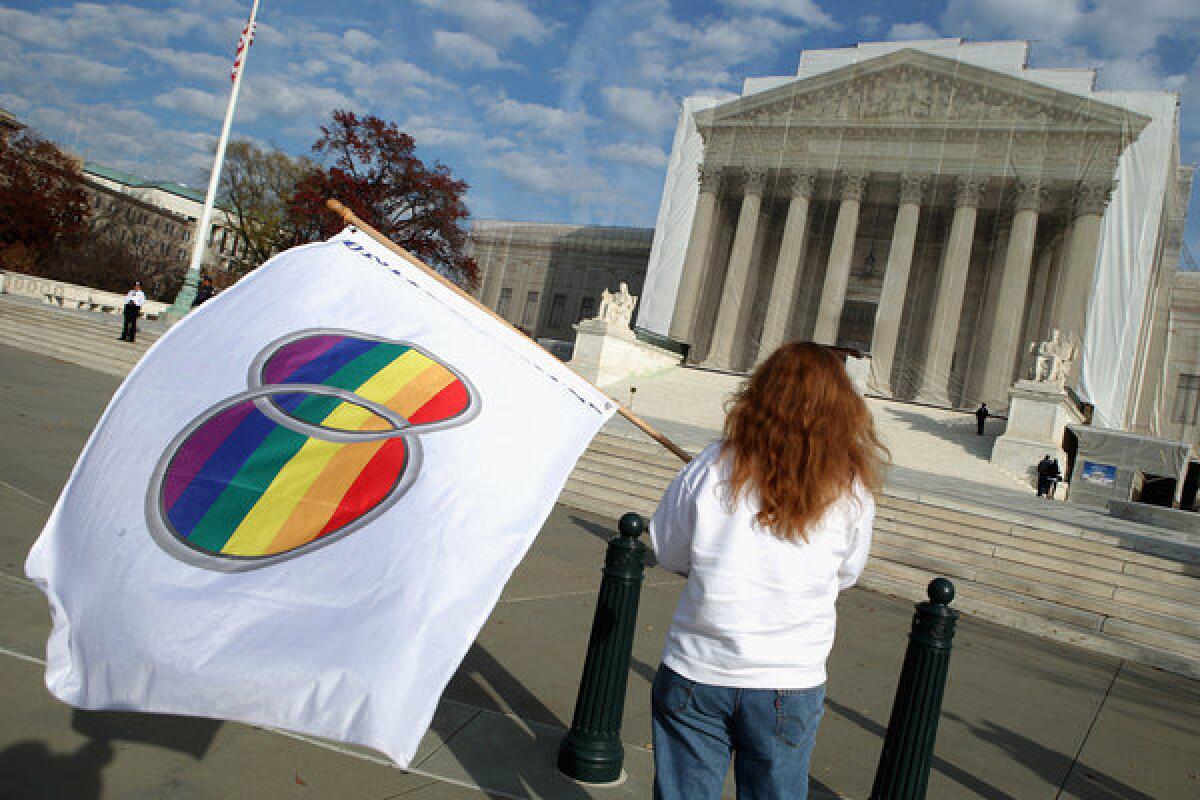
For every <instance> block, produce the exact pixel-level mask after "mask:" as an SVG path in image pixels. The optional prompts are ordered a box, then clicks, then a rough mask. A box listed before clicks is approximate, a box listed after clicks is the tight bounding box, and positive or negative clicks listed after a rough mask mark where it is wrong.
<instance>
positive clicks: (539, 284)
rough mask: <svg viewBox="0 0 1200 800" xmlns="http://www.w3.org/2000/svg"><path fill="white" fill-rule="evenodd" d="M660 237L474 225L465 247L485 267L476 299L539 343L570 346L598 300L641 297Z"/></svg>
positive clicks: (595, 228)
mask: <svg viewBox="0 0 1200 800" xmlns="http://www.w3.org/2000/svg"><path fill="white" fill-rule="evenodd" d="M653 236H654V231H653V230H652V229H650V228H618V227H606V226H601V225H558V224H549V223H540V222H504V221H499V220H476V221H474V222H473V223H472V225H471V232H470V236H469V237H468V240H467V247H468V254H469V255H471V257H472V258H474V259H475V263H476V264H478V265H479V272H480V280H479V287H478V289H477V290H476V294H477V296H478V297H479V299H480V300H482V301H483V303H484V304H485V305H487V306H488V307H489V308H491V309H492V310H494V311H495V312H497V313H498V314H500V316H502V317H504V318H505V319H506V320H508V321H509V322H511V323H512V324H513V325H516V326H517V327H518V328H520V329H521V330H523V331H525V332H526V333H527V334H529V335H530V336H532V337H533V338H535V339H549V340H554V341H559V342H572V341H574V339H575V331H574V329H573V327H572V326H574V325H575V323H577V322H579V321H580V320H584V319H591V318H592V317H594V316H595V315H596V312H597V310H598V308H599V304H600V293H601V292H602V291H604V290H605V289H608V290H609V291H613V292H615V291H616V290H617V289H618V288H619V287H620V284H621V283H626V284H628V286H629V291H630V292H631V293H632V294H634V295H637V294H640V293H641V289H642V281H643V279H644V277H645V275H646V262H647V260H648V258H649V256H650V243H651V240H652V239H653Z"/></svg>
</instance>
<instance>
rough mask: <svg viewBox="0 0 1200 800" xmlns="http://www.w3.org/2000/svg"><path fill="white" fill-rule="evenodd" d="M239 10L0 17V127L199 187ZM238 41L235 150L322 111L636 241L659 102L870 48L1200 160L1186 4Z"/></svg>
mask: <svg viewBox="0 0 1200 800" xmlns="http://www.w3.org/2000/svg"><path fill="white" fill-rule="evenodd" d="M249 7H250V2H249V0H204V2H157V3H156V2H129V3H65V2H64V3H56V2H11V1H9V2H5V0H0V106H3V107H5V108H7V109H9V110H10V111H12V112H14V113H16V114H17V115H18V116H19V117H20V118H21V119H22V120H24V121H26V122H28V123H30V124H31V125H33V126H34V127H35V128H37V129H39V130H40V131H42V132H43V133H45V134H46V135H48V136H49V137H51V138H53V139H55V140H56V141H58V142H59V143H60V144H63V145H65V146H67V147H68V148H70V149H73V150H75V151H76V152H79V153H81V154H83V155H84V156H85V157H87V158H89V159H92V160H96V161H100V162H102V163H105V164H109V165H111V166H116V167H120V168H123V169H127V170H130V171H133V172H136V173H139V174H143V175H147V176H152V177H158V178H169V179H174V180H181V181H184V182H188V183H192V184H203V182H204V180H205V178H206V174H207V169H208V167H209V163H210V161H209V156H208V155H207V153H208V152H209V150H210V148H211V147H212V144H213V142H214V140H215V136H216V133H217V131H218V129H219V125H220V119H221V116H222V114H223V112H224V106H225V102H226V98H227V95H228V91H229V87H230V82H229V69H230V65H231V62H232V54H233V49H234V46H235V44H236V41H237V36H238V33H239V31H240V29H241V27H242V25H243V24H244V21H245V17H246V15H247V13H248V12H249ZM259 19H260V23H259V34H258V38H257V41H256V43H255V45H254V48H253V50H252V52H251V56H250V60H249V64H248V67H247V73H246V79H245V84H244V87H243V92H244V93H243V99H242V101H241V103H240V104H239V108H238V118H237V120H236V122H235V128H234V130H235V135H239V136H244V137H249V138H252V139H254V140H256V141H258V142H259V143H260V144H270V145H274V146H277V147H280V148H283V149H285V150H287V151H289V152H292V153H302V152H306V151H307V149H308V148H309V146H310V145H311V144H312V141H313V139H314V138H315V136H316V134H317V126H318V125H319V124H320V123H321V121H322V120H323V119H325V118H327V117H328V113H329V111H330V110H331V109H334V108H351V109H354V110H356V111H361V112H368V113H373V114H377V115H379V116H382V117H385V118H387V119H391V120H394V121H396V122H397V123H398V124H399V125H400V126H401V128H402V129H404V130H406V131H408V132H409V133H411V134H412V135H413V136H414V137H415V138H416V140H417V143H418V147H419V150H420V153H421V155H422V156H423V157H425V158H427V159H436V160H440V161H442V162H443V163H445V164H447V165H449V166H450V167H451V168H452V169H453V170H454V172H455V173H456V174H458V175H460V176H462V177H463V178H465V179H466V180H467V181H468V182H469V183H470V184H471V190H470V194H469V203H470V206H471V209H472V212H473V213H474V214H476V215H477V216H481V217H495V218H502V219H527V220H547V221H571V222H589V223H599V224H617V225H643V226H652V225H653V224H654V218H655V214H656V212H657V208H658V202H659V198H660V195H661V192H662V181H663V175H664V172H665V165H666V157H667V152H668V150H669V148H670V144H671V136H672V133H673V130H674V125H675V122H676V115H677V110H676V108H677V103H678V100H679V98H680V97H682V96H685V95H688V94H694V93H697V92H704V91H709V90H732V91H737V90H738V89H739V88H740V86H741V82H742V79H743V78H744V77H747V76H758V75H783V74H789V73H794V71H795V69H796V64H797V61H798V57H799V54H800V51H801V50H804V49H807V48H822V47H841V46H848V45H853V44H855V43H856V42H859V41H876V40H880V39H887V38H918V37H933V36H963V37H967V38H969V39H972V40H976V41H979V40H989V39H997V38H1018V39H1029V40H1031V41H1032V51H1031V58H1030V62H1031V65H1033V66H1097V67H1100V70H1101V71H1100V81H1099V83H1100V86H1101V88H1122V89H1172V90H1176V91H1179V92H1181V94H1182V103H1183V112H1182V141H1183V159H1184V161H1185V163H1195V162H1196V161H1197V160H1200V2H1196V0H1139V2H1136V3H1134V2H1131V1H1130V0H1086V2H1085V0H933V1H928V2H927V1H923V0H915V1H914V0H898V1H897V2H878V1H877V0H865V2H858V3H850V2H841V3H834V2H829V0H710V1H708V2H680V1H679V0H602V1H598V2H591V3H571V2H553V1H552V0H357V2H351V3H339V4H330V3H328V2H323V1H318V0H262V5H261V8H260V16H259ZM1194 205H1195V203H1194ZM1191 217H1192V219H1191V221H1190V223H1189V226H1188V229H1189V235H1188V239H1189V242H1190V244H1191V248H1192V251H1193V252H1194V253H1197V256H1198V257H1200V208H1194V209H1193V213H1192V214H1191Z"/></svg>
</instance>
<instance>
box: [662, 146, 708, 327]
mask: <svg viewBox="0 0 1200 800" xmlns="http://www.w3.org/2000/svg"><path fill="white" fill-rule="evenodd" d="M699 178H700V196H699V197H698V198H697V199H696V213H695V215H694V216H693V217H692V232H691V235H690V236H689V237H688V247H687V254H686V255H685V256H684V261H683V274H682V275H681V276H680V277H679V291H678V292H677V293H676V295H675V310H674V312H673V313H672V314H671V325H670V327H669V328H668V330H667V335H668V336H669V337H670V338H671V339H674V340H675V341H677V342H686V343H687V344H692V343H694V342H695V339H694V337H693V330H692V329H693V327H694V325H695V320H696V312H697V308H698V306H699V305H700V290H701V288H702V287H703V286H704V279H705V277H706V273H707V272H708V269H709V261H710V258H709V251H710V248H711V246H712V240H713V225H714V222H715V221H716V217H717V195H718V194H719V193H720V190H721V170H720V169H719V168H716V167H708V166H704V165H703V164H702V165H701V166H700V174H699Z"/></svg>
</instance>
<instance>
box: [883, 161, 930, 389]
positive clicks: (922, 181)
mask: <svg viewBox="0 0 1200 800" xmlns="http://www.w3.org/2000/svg"><path fill="white" fill-rule="evenodd" d="M928 182H929V176H927V175H907V174H906V175H901V176H900V198H899V200H900V208H899V211H897V212H896V225H895V227H894V228H893V229H892V244H891V247H890V248H889V249H888V260H887V269H886V271H885V272H884V273H883V288H882V289H880V291H879V306H878V307H877V308H876V310H875V331H874V333H873V334H872V335H871V376H870V378H869V384H868V385H869V386H870V388H871V391H873V392H876V393H878V394H882V395H885V396H890V395H891V394H892V386H891V376H892V362H893V361H894V360H895V357H896V341H897V340H898V338H899V336H900V318H901V316H903V314H904V295H905V293H906V292H907V291H908V275H909V272H911V271H912V258H913V249H914V248H915V247H916V244H917V223H918V219H919V217H920V212H921V199H922V197H923V196H924V194H925V185H926V184H927V183H928Z"/></svg>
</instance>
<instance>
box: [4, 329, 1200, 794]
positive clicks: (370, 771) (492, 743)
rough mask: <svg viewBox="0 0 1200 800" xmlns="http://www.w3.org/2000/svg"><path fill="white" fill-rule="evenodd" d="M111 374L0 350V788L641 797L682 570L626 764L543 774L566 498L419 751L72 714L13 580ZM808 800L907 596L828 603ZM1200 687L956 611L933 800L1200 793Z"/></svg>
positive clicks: (560, 681) (588, 571)
mask: <svg viewBox="0 0 1200 800" xmlns="http://www.w3.org/2000/svg"><path fill="white" fill-rule="evenodd" d="M116 384H117V380H116V379H115V378H111V377H108V376H105V375H100V374H98V373H94V372H89V371H87V370H84V369H81V368H78V367H74V366H71V365H68V364H63V363H61V362H56V361H54V360H52V359H47V358H44V357H41V356H36V355H33V354H30V353H25V352H22V351H17V350H12V349H8V348H5V347H3V346H0V407H3V408H4V410H5V412H4V414H3V415H2V416H0V521H2V522H0V598H2V602H3V606H2V607H3V610H4V611H3V614H2V615H0V704H2V707H3V708H4V709H5V713H4V714H3V715H0V798H3V800H16V799H17V798H21V799H22V800H24V799H25V798H33V799H34V800H42V799H43V798H45V799H46V800H49V799H50V798H54V799H55V800H58V798H71V800H77V799H80V800H86V799H87V798H121V799H124V798H146V799H149V798H164V800H166V799H167V798H170V799H171V800H180V799H182V800H192V798H196V799H197V800H199V799H200V798H213V797H222V798H266V800H271V799H272V798H290V797H297V798H301V797H306V798H330V799H331V800H359V799H360V798H361V799H362V800H384V798H396V797H412V798H427V799H429V800H433V799H436V798H477V797H493V798H525V797H546V798H584V797H598V798H605V797H629V798H647V797H649V796H650V790H649V785H650V775H651V770H652V755H651V753H650V751H649V750H648V749H647V747H646V745H647V744H648V741H649V718H648V715H649V681H650V678H651V676H652V674H653V670H654V668H655V666H656V665H657V662H658V656H659V652H660V649H661V647H662V637H663V633H664V631H665V629H666V626H667V625H668V624H669V621H670V617H671V613H672V610H673V608H674V605H675V602H676V600H677V598H678V594H679V591H680V587H681V585H682V581H681V580H680V579H679V578H677V577H675V576H673V575H670V574H668V573H665V572H663V571H662V570H659V569H657V568H651V569H649V570H648V572H647V575H646V583H645V588H644V592H643V601H642V608H641V614H640V617H639V625H638V631H637V636H636V639H635V643H634V660H633V665H632V670H631V673H630V676H629V681H630V682H629V695H628V702H627V706H626V723H625V728H624V731H623V733H624V739H625V741H626V744H627V747H626V751H627V769H628V773H629V775H628V780H627V781H626V782H625V783H624V784H623V785H622V786H619V787H614V788H609V789H588V790H585V789H583V788H581V787H578V786H576V785H575V784H572V783H570V782H568V781H566V780H564V779H562V778H561V777H560V776H558V775H557V774H556V772H555V771H554V768H553V754H554V752H555V750H556V748H557V746H558V742H559V741H560V739H561V737H562V735H563V733H564V727H565V726H566V725H567V724H568V723H569V721H570V717H571V710H572V706H573V704H574V700H575V692H576V690H577V686H578V680H579V670H580V666H581V664H582V660H583V654H584V650H585V647H586V640H587V633H588V626H589V625H590V620H591V614H592V608H593V604H594V601H595V589H596V586H597V584H598V580H599V565H600V563H601V561H602V559H603V552H604V540H605V539H606V538H607V537H608V536H609V535H610V532H611V528H612V523H611V521H610V520H603V519H598V518H595V517H592V516H588V515H584V514H581V513H579V512H575V511H572V510H569V509H566V508H561V507H560V508H558V509H556V510H555V512H554V514H553V515H552V516H551V518H550V520H549V521H548V522H547V524H546V526H545V527H544V528H543V530H542V531H541V533H540V535H539V537H538V539H537V541H536V543H535V544H534V546H533V548H532V550H531V551H530V553H529V555H528V557H527V558H526V559H525V561H524V562H523V563H522V564H521V566H520V567H519V568H518V570H517V572H516V573H515V575H514V576H513V579H512V580H511V581H510V583H509V585H508V586H507V588H506V589H505V592H504V595H503V597H502V599H501V601H500V603H499V605H498V606H497V608H496V610H495V612H494V613H493V615H492V617H491V619H490V620H489V622H488V624H487V625H486V626H485V628H484V629H483V631H482V633H481V634H480V637H479V639H478V641H477V642H476V644H475V646H474V647H473V648H472V650H471V652H470V653H469V654H468V655H467V657H466V659H465V661H464V662H463V665H462V667H461V668H460V669H459V671H458V673H457V674H456V675H455V677H454V679H453V680H452V681H451V683H450V686H449V687H448V689H447V691H446V693H445V696H444V699H443V702H442V704H441V707H440V710H439V713H438V716H437V718H436V719H435V721H434V726H433V730H432V731H431V732H430V734H429V735H428V736H427V737H426V739H425V741H424V743H423V745H422V748H421V751H420V754H419V757H418V760H417V761H416V763H415V764H414V768H413V769H412V770H409V771H400V770H397V769H395V768H394V767H392V766H390V765H389V764H387V763H386V761H384V760H383V759H381V758H380V756H378V755H377V754H374V753H371V752H369V751H366V750H363V749H361V748H355V747H346V746H342V745H339V744H336V743H331V742H324V741H317V740H313V739H309V738H307V737H299V736H295V735H293V734H288V733H284V732H279V731H273V730H264V729H259V728H254V727H250V726H245V725H240V724H235V723H227V722H220V721H214V720H198V719H186V718H179V717H167V716H155V715H146V714H133V713H89V712H79V711H73V710H72V709H70V708H67V707H65V706H63V705H61V704H60V703H58V702H57V701H55V700H54V699H53V698H51V697H50V696H49V694H48V693H47V692H46V691H45V689H44V687H43V684H42V664H41V658H42V655H43V653H44V647H45V636H46V633H47V631H48V629H49V619H48V614H47V612H46V605H45V602H44V600H43V598H42V596H41V594H40V593H39V592H37V590H36V589H34V588H33V587H31V586H30V585H29V584H28V583H27V582H26V581H25V580H24V577H23V569H22V564H23V561H24V558H25V554H26V552H27V551H28V548H29V546H30V544H31V543H32V541H33V538H34V537H35V536H36V534H37V532H38V530H39V529H40V527H41V525H42V523H43V522H44V520H45V518H46V516H47V514H48V513H49V510H50V505H51V503H52V502H53V499H54V498H55V496H56V495H57V493H58V491H59V490H60V489H61V486H62V484H63V482H64V481H65V479H66V475H67V473H68V471H69V469H70V466H71V464H72V463H73V460H74V458H75V456H76V455H77V453H78V451H79V449H80V447H82V445H83V442H84V440H85V439H86V437H87V435H88V433H89V431H90V429H91V427H92V425H93V424H94V423H95V420H96V419H97V418H98V417H99V414H100V412H101V410H102V406H103V404H104V403H105V402H106V401H107V398H108V397H109V395H110V394H111V393H112V391H113V390H114V389H115V387H116ZM839 614H840V623H839V639H838V643H837V645H836V647H835V648H834V652H833V655H832V658H831V661H830V682H829V687H828V695H829V701H828V705H827V709H826V716H825V720H824V722H823V723H822V726H821V731H820V735H819V738H818V744H817V750H816V752H815V754H814V759H813V786H814V789H815V791H814V794H813V796H814V797H815V798H818V799H819V798H828V797H849V798H864V797H866V795H867V793H868V792H869V790H870V784H871V780H872V777H873V772H874V766H875V763H876V761H877V758H878V753H879V748H880V745H881V741H882V733H883V728H884V725H885V724H886V721H887V716H888V712H889V709H890V706H891V700H892V694H893V692H894V690H895V680H896V677H897V675H898V674H899V667H900V662H901V659H902V657H903V648H904V643H905V635H906V633H907V630H908V626H909V622H910V620H911V616H912V610H911V606H909V605H908V604H906V603H903V602H900V601H897V600H893V599H891V598H887V597H883V596H880V595H876V594H873V593H871V592H866V591H862V590H851V591H849V592H847V593H846V594H845V595H843V597H842V599H841V601H840V603H839ZM1198 765H1200V684H1197V683H1196V682H1194V681H1189V680H1187V679H1183V678H1179V677H1175V676H1172V675H1169V674H1166V673H1162V672H1159V671H1157V670H1153V669H1149V668H1145V667H1141V666H1137V665H1133V664H1128V663H1125V662H1122V661H1119V660H1117V659H1113V658H1108V657H1105V656H1098V655H1094V654H1091V653H1087V652H1085V651H1082V650H1078V649H1076V648H1072V647H1069V646H1064V645H1058V644H1055V643H1051V642H1047V641H1044V640H1041V639H1038V638H1035V637H1031V636H1026V635H1022V634H1021V633H1019V632H1016V631H1012V630H1009V629H1005V628H1000V627H998V626H994V625H990V624H987V623H984V622H981V621H978V620H974V619H970V618H964V619H963V620H962V621H961V622H960V626H959V634H958V638H957V640H956V643H955V651H954V656H953V659H952V662H951V667H950V682H949V687H948V689H947V694H946V700H945V705H944V715H943V718H942V723H941V729H940V731H939V737H938V746H937V760H936V762H935V765H934V771H933V774H932V777H931V784H930V792H929V797H930V798H955V799H957V798H988V799H996V800H1002V799H1004V798H1014V799H1019V800H1042V799H1043V798H1045V800H1051V799H1052V798H1054V799H1056V798H1078V799H1081V800H1083V799H1086V800H1093V799H1094V800H1117V798H1121V799H1122V800H1131V799H1132V800H1149V799H1150V798H1154V800H1171V799H1172V798H1179V800H1185V799H1190V798H1195V797H1197V796H1200V766H1198Z"/></svg>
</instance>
